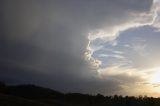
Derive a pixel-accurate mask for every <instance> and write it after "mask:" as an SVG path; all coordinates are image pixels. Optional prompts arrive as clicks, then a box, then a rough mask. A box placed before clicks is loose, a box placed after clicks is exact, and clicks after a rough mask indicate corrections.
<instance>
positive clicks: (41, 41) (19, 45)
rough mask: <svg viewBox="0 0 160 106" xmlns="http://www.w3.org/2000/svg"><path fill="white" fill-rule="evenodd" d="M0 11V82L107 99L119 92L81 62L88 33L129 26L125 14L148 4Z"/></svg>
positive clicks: (35, 4) (40, 0) (23, 6)
mask: <svg viewBox="0 0 160 106" xmlns="http://www.w3.org/2000/svg"><path fill="white" fill-rule="evenodd" d="M0 5H1V6H0V23H1V24H0V28H1V29H0V79H2V80H4V81H7V82H8V83H35V84H39V85H45V86H48V87H52V88H54V89H58V90H63V91H77V92H79V91H80V92H90V93H92V92H102V93H103V92H104V91H105V92H106V94H108V92H110V93H112V92H113V93H114V92H115V91H118V90H120V89H121V88H120V87H119V83H118V82H117V81H114V80H111V79H108V80H106V79H101V78H98V76H97V72H96V70H95V69H93V67H91V66H90V64H89V63H88V62H87V61H85V59H84V53H85V51H86V47H87V43H88V39H87V37H88V35H87V34H88V30H95V29H97V28H102V27H104V26H105V27H108V28H110V27H112V26H115V25H116V24H119V23H123V22H124V21H126V20H130V17H129V16H128V15H127V14H128V13H131V12H133V13H141V12H146V11H149V9H150V7H151V6H152V0H140V1H139V0H130V1H128V0H121V1H113V0H92V1H91V0H88V1H86V0H27V1H26V0H1V1H0ZM117 17H118V18H117ZM109 87H110V88H109Z"/></svg>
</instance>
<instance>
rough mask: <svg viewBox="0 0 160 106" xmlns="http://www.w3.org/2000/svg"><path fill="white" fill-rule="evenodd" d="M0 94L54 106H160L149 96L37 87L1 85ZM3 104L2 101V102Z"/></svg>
mask: <svg viewBox="0 0 160 106" xmlns="http://www.w3.org/2000/svg"><path fill="white" fill-rule="evenodd" d="M0 93H1V94H5V95H12V96H16V97H21V98H25V99H29V100H34V101H37V102H41V103H47V104H51V105H53V106H160V98H153V97H147V96H139V97H134V96H125V97H123V96H118V95H114V96H103V95H101V94H97V95H88V94H80V93H66V94H64V93H61V92H58V91H54V90H51V89H48V88H43V87H38V86H35V85H18V86H6V85H5V84H4V83H0ZM0 102H1V101H0Z"/></svg>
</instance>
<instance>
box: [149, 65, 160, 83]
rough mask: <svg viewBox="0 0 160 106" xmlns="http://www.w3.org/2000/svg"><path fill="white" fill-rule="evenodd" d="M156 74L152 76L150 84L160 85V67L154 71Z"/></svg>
mask: <svg viewBox="0 0 160 106" xmlns="http://www.w3.org/2000/svg"><path fill="white" fill-rule="evenodd" d="M154 71H155V72H154V73H153V75H152V76H151V79H150V82H151V83H153V84H160V67H159V68H156V69H154Z"/></svg>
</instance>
